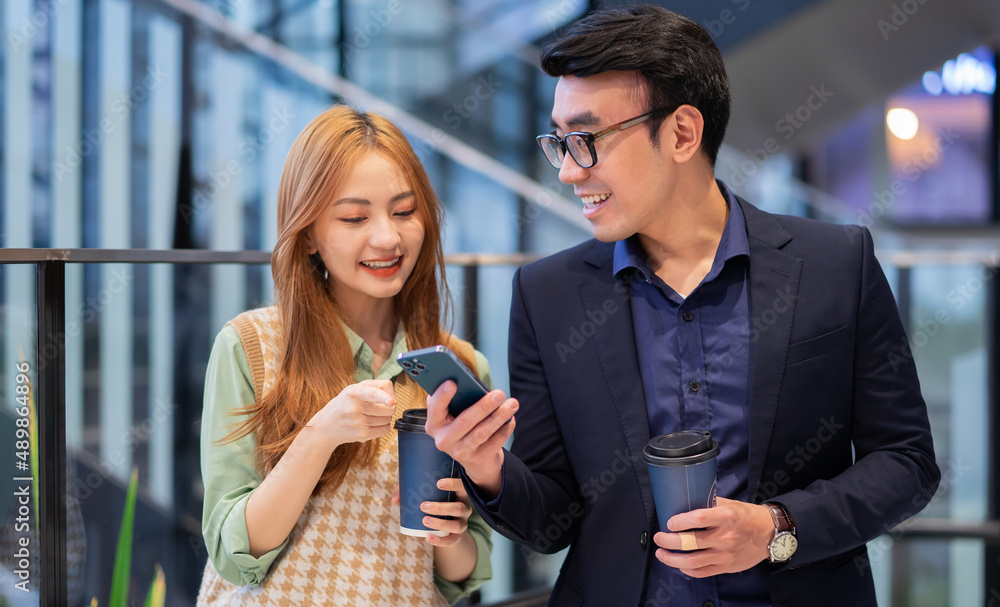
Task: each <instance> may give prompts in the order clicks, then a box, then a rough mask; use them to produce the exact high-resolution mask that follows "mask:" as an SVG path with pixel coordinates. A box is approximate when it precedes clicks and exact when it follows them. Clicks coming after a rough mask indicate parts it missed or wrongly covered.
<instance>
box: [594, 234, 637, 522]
mask: <svg viewBox="0 0 1000 607" xmlns="http://www.w3.org/2000/svg"><path fill="white" fill-rule="evenodd" d="M613 249H614V246H613V245H604V244H600V243H597V244H595V246H594V248H593V249H591V250H590V252H589V253H588V255H587V256H586V257H585V258H584V261H586V262H587V263H589V264H591V265H593V266H594V268H595V271H594V273H593V274H591V275H590V276H588V277H587V278H584V279H583V280H581V281H580V282H579V283H578V284H577V289H578V290H579V292H580V300H581V302H582V303H583V309H584V310H586V311H592V312H596V311H598V310H602V309H604V310H606V309H607V308H606V307H605V306H606V305H608V302H609V301H610V302H613V304H614V308H611V309H613V310H614V312H612V313H608V314H607V320H606V322H605V325H604V328H603V329H602V330H600V331H597V332H596V333H595V334H594V345H595V349H596V350H597V356H598V359H599V361H600V364H601V369H602V371H603V380H604V382H605V383H606V385H607V388H608V390H609V391H610V392H611V398H612V401H613V404H614V407H615V410H616V412H617V413H618V419H619V421H620V422H621V428H622V432H623V433H624V436H625V441H626V443H627V447H628V454H629V458H630V459H631V461H632V468H633V470H634V471H635V474H636V481H637V483H638V485H639V490H640V492H641V494H642V502H643V507H644V508H645V510H646V518H647V519H648V520H652V518H653V512H654V509H653V493H652V489H651V487H650V484H649V475H648V474H646V468H645V463H644V462H643V459H642V450H643V449H644V448H645V447H646V444H647V443H648V442H649V418H648V415H647V413H646V398H645V394H644V392H643V389H642V378H641V376H640V374H639V355H638V352H637V351H636V344H635V329H634V328H633V325H632V304H631V299H632V289H631V286H630V285H629V284H628V281H626V280H620V279H618V278H616V277H615V276H614V275H613V273H612V254H613ZM585 381H599V378H596V377H595V378H592V379H591V378H585Z"/></svg>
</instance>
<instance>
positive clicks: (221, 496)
mask: <svg viewBox="0 0 1000 607" xmlns="http://www.w3.org/2000/svg"><path fill="white" fill-rule="evenodd" d="M253 402H254V394H253V379H252V375H251V372H250V365H249V363H248V362H247V358H246V354H245V353H244V351H243V344H242V343H241V342H240V338H239V334H238V333H237V332H236V330H235V329H234V328H233V327H231V326H228V325H227V326H226V327H225V328H224V329H223V330H222V331H221V332H220V333H219V335H218V337H216V339H215V345H214V346H213V347H212V354H211V356H210V357H209V360H208V370H207V372H206V374H205V403H204V410H203V412H202V421H201V476H202V481H203V482H204V485H205V506H204V510H203V512H202V534H203V535H204V537H205V546H206V548H207V549H208V556H209V558H210V559H211V561H212V564H213V565H214V566H215V569H216V571H218V572H219V575H221V576H222V578H223V579H224V580H226V581H228V582H230V583H233V584H237V585H240V586H245V585H248V584H259V583H260V582H261V581H262V580H263V579H264V576H266V575H267V571H268V569H270V567H271V564H272V563H273V562H274V560H275V558H277V556H278V554H280V553H281V551H282V550H283V549H284V548H285V545H286V544H287V542H288V540H287V538H286V540H285V541H284V542H282V544H281V545H280V546H278V547H277V548H275V549H274V550H271V551H270V552H267V553H265V554H263V555H261V556H260V557H257V558H255V557H253V556H251V555H250V538H249V536H248V534H247V521H246V505H247V501H248V500H249V499H250V494H251V493H252V492H253V490H254V489H256V488H257V486H258V485H260V483H261V480H262V479H261V477H260V475H259V474H258V473H257V470H256V466H255V457H256V455H255V454H256V445H255V439H254V437H253V436H252V435H247V436H244V437H242V438H240V439H238V440H235V441H227V440H226V438H227V437H228V436H229V435H230V434H231V433H232V432H233V430H235V429H236V427H237V426H238V425H239V424H240V423H241V422H243V421H244V420H245V419H246V416H245V415H233V412H234V411H235V410H237V409H239V408H241V407H245V406H247V405H250V404H253Z"/></svg>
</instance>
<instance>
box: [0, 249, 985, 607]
mask: <svg viewBox="0 0 1000 607" xmlns="http://www.w3.org/2000/svg"><path fill="white" fill-rule="evenodd" d="M882 257H883V259H884V261H885V262H887V263H890V264H894V265H896V266H897V267H898V268H899V271H900V273H901V279H902V280H901V289H902V290H903V291H904V292H903V293H900V297H899V298H900V300H901V303H902V302H903V301H908V299H909V294H908V293H906V292H905V291H907V290H908V289H909V281H908V280H906V279H904V278H903V277H905V276H906V273H908V272H909V271H910V269H911V268H912V267H914V266H916V265H923V264H956V263H966V264H968V263H981V264H983V265H985V266H986V267H991V268H993V269H996V268H998V267H1000V254H998V253H996V252H992V251H981V252H965V253H954V252H941V253H933V252H917V253H914V252H903V251H898V252H885V253H884V254H882ZM536 258H537V256H534V255H528V254H508V255H491V254H470V253H461V254H452V255H448V256H446V263H447V264H448V265H450V266H461V267H462V268H463V279H464V280H465V288H464V289H463V296H462V297H463V301H462V307H463V312H464V313H463V327H462V330H463V332H464V335H465V336H466V337H468V338H471V339H472V340H473V341H474V340H475V333H476V325H477V324H478V317H477V313H476V310H477V309H478V307H479V300H478V290H479V289H478V274H479V268H480V267H484V266H495V265H507V266H519V265H523V264H525V263H528V262H530V261H532V260H534V259H536ZM270 260H271V255H270V253H269V252H265V251H209V250H165V251H164V250H141V249H128V250H107V249H2V250H0V265H7V264H33V265H35V267H36V297H37V344H36V352H37V357H38V358H37V361H36V362H37V366H36V369H37V373H38V376H37V379H36V382H35V390H36V392H35V394H36V403H37V406H38V423H39V445H38V447H39V453H38V462H39V471H38V472H39V474H40V483H39V495H38V496H37V498H38V503H39V508H38V511H39V518H40V526H39V527H40V528H39V529H38V533H39V542H40V546H41V549H42V554H43V555H44V558H43V559H42V561H41V576H42V586H41V601H40V604H41V605H44V606H49V605H64V604H66V601H67V582H66V580H67V555H66V514H67V513H66V502H65V501H64V500H63V499H62V496H63V492H64V490H65V487H66V462H67V460H66V453H67V451H66V352H65V346H66V344H65V341H64V340H61V339H60V338H59V336H60V335H64V334H65V326H66V264H104V263H129V264H241V265H264V264H268V263H270ZM43 356H44V360H43ZM994 398H995V397H994ZM994 410H995V404H994ZM889 535H891V536H892V537H893V538H894V539H907V538H938V539H956V538H971V539H977V540H981V541H983V542H984V543H986V544H988V545H991V546H997V545H1000V521H998V520H986V521H983V522H963V521H955V520H947V519H933V518H920V519H911V520H909V521H907V522H905V523H903V524H902V525H899V526H898V527H896V528H894V529H893V530H891V531H890V532H889ZM544 593H545V591H542V592H538V591H533V592H531V593H530V596H529V595H524V596H521V597H514V598H512V599H511V600H513V601H514V602H505V603H500V604H501V605H507V604H510V605H522V604H523V605H529V604H540V603H538V601H539V600H542V599H541V597H542V594H544ZM519 601H520V602H519Z"/></svg>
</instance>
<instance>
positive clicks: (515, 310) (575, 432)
mask: <svg viewBox="0 0 1000 607" xmlns="http://www.w3.org/2000/svg"><path fill="white" fill-rule="evenodd" d="M542 67H543V69H544V70H545V71H546V72H547V73H548V74H549V75H551V76H555V77H558V78H559V80H558V83H557V85H556V91H555V100H554V105H553V109H552V125H553V127H554V129H555V130H554V132H553V133H552V134H549V135H543V136H541V137H539V141H540V143H541V145H542V148H543V150H544V151H545V153H546V156H547V157H548V158H549V159H550V161H551V162H552V163H553V164H554V165H555V166H557V167H558V168H559V178H560V180H562V181H563V182H565V183H569V184H572V185H573V187H574V190H575V192H576V194H577V196H579V197H580V199H581V200H582V202H583V213H584V215H585V216H586V217H587V219H588V220H589V221H590V223H591V226H592V228H593V232H594V237H595V240H591V241H589V242H585V243H583V244H581V245H579V246H576V247H574V248H571V249H569V250H566V251H563V252H561V253H558V254H556V255H553V256H551V257H549V258H547V259H544V260H541V261H539V262H536V263H534V264H531V265H528V266H525V267H523V268H521V269H520V270H519V271H518V272H517V273H516V274H515V277H514V290H513V300H512V304H511V313H510V349H509V366H510V384H511V391H512V393H513V396H515V397H516V400H514V399H510V400H507V401H505V400H504V398H503V395H502V394H501V393H499V392H496V393H493V394H491V395H489V396H488V397H487V398H484V399H483V400H482V401H480V402H479V403H477V404H476V405H474V406H473V407H471V408H469V409H468V410H467V411H465V412H463V413H462V415H460V416H459V417H458V418H454V419H453V418H450V417H448V416H447V412H446V410H445V408H444V406H445V405H446V404H447V402H448V401H449V400H450V398H451V395H452V393H453V390H454V388H453V386H452V385H451V384H450V383H449V384H445V385H444V386H443V387H442V388H440V389H439V390H438V391H436V392H435V393H434V394H433V395H432V396H431V398H430V399H429V400H428V405H429V413H428V415H429V418H430V419H429V422H428V432H429V433H430V434H432V435H434V436H435V439H436V441H437V444H438V446H439V448H441V449H442V450H445V451H447V452H448V453H450V454H451V455H452V456H453V457H454V458H455V459H456V460H457V461H459V462H460V463H461V464H462V466H463V468H464V475H465V480H466V486H467V489H468V491H469V494H470V496H471V499H472V501H473V503H475V505H476V507H477V509H478V510H479V511H480V512H481V513H482V514H483V517H484V518H485V519H486V521H487V522H488V523H489V524H490V525H491V526H493V527H494V528H495V529H496V530H497V531H499V532H500V533H502V534H503V535H505V536H507V537H509V538H511V539H512V540H514V541H516V542H519V543H521V544H523V545H525V546H529V547H532V548H534V549H536V550H539V551H543V552H555V551H558V550H561V549H563V548H565V547H567V546H568V547H569V553H568V555H567V556H566V561H565V564H564V565H563V568H562V570H561V573H560V576H559V579H558V581H557V583H556V585H555V588H554V589H553V594H552V598H551V604H553V605H582V604H586V605H636V604H642V605H685V606H686V605H704V606H705V607H711V606H716V605H717V606H722V607H731V606H737V605H738V606H741V607H742V606H758V605H771V604H774V605H803V606H805V605H808V606H809V607H815V606H817V605H831V606H832V605H837V606H840V605H852V606H864V605H875V593H874V585H873V581H872V576H871V569H870V567H869V564H868V561H867V552H866V548H865V543H866V542H867V541H869V540H871V539H873V538H875V537H877V536H878V535H880V534H882V533H885V532H886V531H888V530H889V529H891V528H892V527H893V526H895V525H896V524H898V523H899V522H901V521H902V520H904V519H906V518H908V517H909V516H912V515H914V514H916V513H917V512H918V511H919V510H920V509H922V508H923V506H924V505H926V503H927V502H928V501H929V500H930V497H931V496H932V495H933V493H934V490H935V488H936V486H937V483H938V480H939V477H940V473H939V471H938V468H937V466H936V464H935V461H934V452H933V445H932V442H931V435H930V428H929V424H928V421H927V412H926V406H925V404H924V401H923V399H922V397H921V395H920V389H919V386H918V382H917V376H916V372H915V370H914V366H913V364H912V363H910V364H908V365H903V366H900V365H899V362H898V361H899V360H900V359H899V358H898V357H896V358H893V357H891V356H890V355H892V354H894V353H895V354H899V351H900V349H901V348H902V347H904V345H905V344H906V336H905V333H904V330H903V327H902V324H901V322H900V319H899V315H898V312H897V310H896V306H895V302H894V300H893V297H892V293H891V291H890V289H889V286H888V284H887V282H886V280H885V277H884V275H883V273H882V271H881V269H880V267H879V264H878V262H877V261H876V260H875V257H874V255H873V250H872V239H871V235H870V234H869V233H868V231H867V230H866V229H864V228H860V227H854V226H851V227H844V226H835V225H828V224H822V223H819V222H815V221H810V220H805V219H800V218H793V217H783V216H775V215H770V214H768V213H764V212H762V211H760V210H758V209H757V208H755V207H754V206H752V205H750V204H749V203H747V202H746V201H744V200H742V199H740V198H738V197H736V196H734V195H733V194H732V193H731V192H730V191H729V189H728V188H727V187H726V186H725V184H723V183H722V182H719V181H716V180H715V179H714V176H713V166H714V164H715V159H716V154H717V152H718V149H719V146H720V144H721V142H722V138H723V135H724V133H725V128H726V124H727V122H728V119H729V106H730V100H729V91H728V84H727V81H726V75H725V68H724V66H723V62H722V58H721V56H720V54H719V51H718V49H717V48H716V46H715V44H714V43H713V42H712V40H711V37H710V36H709V35H708V33H707V32H705V30H704V29H703V28H701V27H700V26H698V25H697V24H695V23H694V22H692V21H690V20H688V19H685V18H683V17H680V16H678V15H676V14H674V13H671V12H669V11H667V10H665V9H661V8H657V7H649V6H636V7H628V8H614V9H602V10H599V11H597V12H595V13H592V14H591V15H589V16H587V17H585V18H584V19H582V20H580V21H579V22H577V23H576V24H574V25H573V26H571V27H570V28H569V29H568V31H567V32H566V33H565V34H563V35H562V36H561V37H560V38H559V39H557V40H555V41H554V42H552V43H550V44H549V45H548V46H546V48H545V49H544V50H543V52H542ZM574 133H576V134H574ZM894 361H895V367H894V366H893V362H894ZM515 411H516V412H517V422H516V423H517V428H518V429H517V433H516V436H515V438H514V442H513V445H512V448H511V451H510V452H506V451H504V450H503V449H502V444H503V441H504V440H505V439H506V438H507V436H508V435H509V434H510V433H511V431H512V430H513V426H514V423H506V422H507V420H508V419H509V418H511V417H512V416H513V414H514V412H515ZM691 429H699V430H709V431H710V432H711V434H712V436H713V437H714V438H716V439H717V440H718V441H719V444H720V447H721V454H720V455H719V458H718V486H717V490H718V496H719V497H718V500H717V503H716V505H715V507H712V508H702V509H698V510H694V511H692V512H689V513H684V514H680V515H676V516H674V517H672V518H671V519H670V520H669V521H666V527H667V528H668V529H669V531H668V532H661V531H658V530H659V529H660V528H662V526H663V524H664V521H657V520H656V514H655V509H654V502H653V496H652V492H651V489H650V480H649V474H648V472H647V470H646V466H645V463H644V462H643V459H642V452H643V448H644V447H645V446H646V444H647V442H648V441H649V439H650V437H655V436H657V435H659V434H663V433H667V432H674V431H679V430H691ZM791 538H794V539H795V540H797V546H796V542H795V541H793V540H792V539H791ZM796 547H797V549H796Z"/></svg>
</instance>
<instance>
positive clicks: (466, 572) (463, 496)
mask: <svg viewBox="0 0 1000 607" xmlns="http://www.w3.org/2000/svg"><path fill="white" fill-rule="evenodd" d="M437 487H438V489H442V490H444V491H454V492H455V495H456V497H457V498H458V500H457V501H454V502H423V503H422V504H420V510H421V511H423V512H424V513H426V514H428V515H431V514H433V515H436V516H425V517H424V521H423V522H424V526H425V527H429V528H430V529H434V530H437V531H446V532H448V535H446V536H444V537H438V536H436V535H428V536H427V537H426V538H425V539H426V540H427V543H429V544H432V545H433V546H434V569H435V570H436V571H437V572H438V575H440V576H441V577H442V578H444V579H446V580H448V581H449V582H454V583H456V584H459V583H461V582H462V581H464V580H466V579H467V578H468V577H469V576H470V575H472V571H473V570H474V569H475V568H476V560H477V554H476V542H475V540H473V539H472V536H471V535H469V534H468V533H466V531H468V529H469V516H471V515H472V506H471V505H470V504H469V495H468V494H467V493H466V492H465V487H463V486H462V479H460V478H443V479H441V480H439V481H438V482H437ZM392 503H393V504H398V503H399V487H396V491H395V493H394V494H393V496H392ZM438 516H453V517H455V518H453V519H451V520H445V519H441V518H437V517H438Z"/></svg>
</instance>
